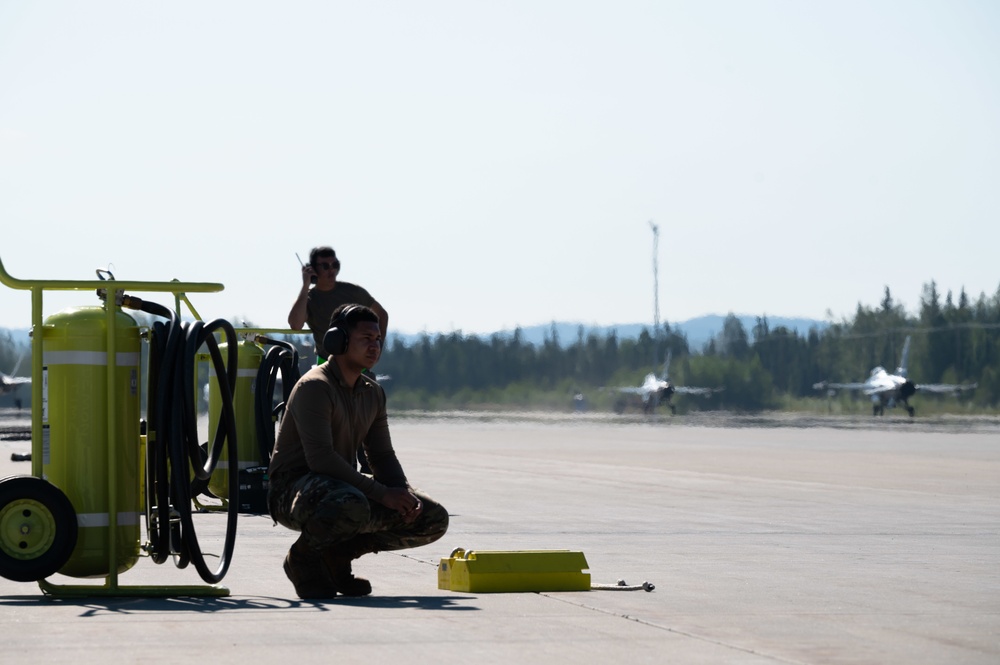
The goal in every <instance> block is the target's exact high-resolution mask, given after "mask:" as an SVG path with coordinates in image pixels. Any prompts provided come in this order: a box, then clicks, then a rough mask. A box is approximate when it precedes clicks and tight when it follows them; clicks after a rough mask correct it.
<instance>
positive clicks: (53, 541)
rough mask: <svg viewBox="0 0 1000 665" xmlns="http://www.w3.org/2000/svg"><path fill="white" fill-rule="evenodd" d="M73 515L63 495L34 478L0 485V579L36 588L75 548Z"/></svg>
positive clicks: (26, 477)
mask: <svg viewBox="0 0 1000 665" xmlns="http://www.w3.org/2000/svg"><path fill="white" fill-rule="evenodd" d="M76 536H77V524H76V511H75V510H73V504H71V503H70V501H69V499H68V498H66V495H65V494H63V492H62V490H60V489H59V488H58V487H56V486H55V485H53V484H52V483H50V482H48V481H46V480H42V479H41V478H36V477H34V476H12V477H10V478H4V479H3V480H0V576H3V577H6V578H7V579H9V580H14V581H15V582H37V581H38V580H42V579H45V578H46V577H48V576H49V575H52V574H53V573H55V572H57V571H58V570H59V569H60V568H62V567H63V566H65V565H66V562H67V561H69V557H70V555H71V554H73V548H74V547H76Z"/></svg>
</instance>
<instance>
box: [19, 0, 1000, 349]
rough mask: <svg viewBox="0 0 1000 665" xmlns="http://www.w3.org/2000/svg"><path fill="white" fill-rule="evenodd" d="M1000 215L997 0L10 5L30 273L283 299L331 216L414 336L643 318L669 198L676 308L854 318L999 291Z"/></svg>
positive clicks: (276, 315) (51, 303)
mask: <svg viewBox="0 0 1000 665" xmlns="http://www.w3.org/2000/svg"><path fill="white" fill-rule="evenodd" d="M998 213H1000V3H998V2H995V0H983V1H979V2H972V1H970V2H964V1H958V0H942V1H940V2H926V1H919V0H904V1H899V2H896V1H878V0H875V1H872V0H865V1H858V2H852V1H847V2H843V1H837V2H833V1H830V2H802V1H801V0H790V1H788V2H771V1H768V2H755V1H752V0H738V1H731V2H730V1H716V2H710V1H709V2H703V1H694V0H692V1H689V2H669V1H665V0H663V1H648V2H636V1H632V0H615V1H614V2H610V1H606V2H596V1H586V0H566V1H545V0H530V1H505V2H476V1H469V0H464V1H455V2H437V1H434V0H429V1H427V2H412V1H402V0H401V1H398V2H379V1H372V2H335V1H332V0H327V1H302V2H294V1H293V2H255V1H246V0H240V1H238V2H237V1H235V0H234V1H209V2H204V1H199V2H184V1H180V2H166V3H164V2H155V3H154V2H136V1H134V0H129V1H127V2H125V1H122V2H104V1H100V0H95V1H88V2H36V1H29V0H0V220H2V221H0V224H2V229H3V238H2V240H0V260H2V261H3V264H4V267H5V268H6V270H7V271H8V272H9V273H10V274H11V275H13V276H14V277H16V278H21V279H78V280H90V279H94V278H95V276H94V270H95V269H96V268H107V267H108V266H109V265H110V266H111V270H112V272H114V273H115V275H116V276H117V277H118V278H119V279H123V280H125V279H127V280H150V281H161V280H162V281H168V280H171V279H178V280H180V281H184V282H221V283H223V284H225V290H224V291H222V292H221V293H216V294H196V295H193V296H192V299H193V300H194V302H195V305H196V306H197V307H198V309H199V310H200V312H201V314H202V315H203V316H204V317H205V318H209V319H211V318H218V317H222V318H227V319H231V320H238V319H240V318H242V319H247V320H250V321H252V322H253V323H255V324H256V325H258V326H264V327H284V326H286V325H287V324H286V320H285V319H286V316H287V313H288V309H289V307H290V306H291V303H292V300H293V299H294V297H295V295H296V293H297V290H298V287H299V284H300V278H299V266H298V262H297V261H296V258H295V253H296V252H298V253H299V255H301V256H302V257H303V258H306V256H307V255H308V252H309V249H310V248H311V247H312V246H314V245H321V244H329V245H332V246H333V247H334V248H335V249H336V250H337V253H338V255H339V257H340V258H341V261H342V263H343V270H342V272H341V279H343V280H346V281H352V282H355V283H358V284H361V285H362V286H364V287H366V288H367V289H368V290H369V291H370V292H371V293H372V294H373V295H374V296H375V298H376V299H378V300H379V301H380V302H381V303H382V304H383V305H384V306H385V308H386V309H387V310H388V311H389V315H390V330H397V331H401V332H420V331H428V332H439V331H441V332H449V331H452V330H461V331H464V332H466V333H473V332H491V331H494V330H499V329H504V328H506V329H509V328H512V327H514V326H516V325H522V326H528V325H534V324H539V323H548V322H551V321H554V320H555V321H578V322H582V323H585V324H601V325H607V324H615V323H636V322H645V321H652V318H653V276H652V247H653V243H652V239H653V236H652V232H651V230H650V228H649V224H648V221H649V220H653V221H654V222H655V223H656V224H658V225H659V228H660V244H659V254H658V259H659V272H660V280H659V292H660V298H659V306H660V317H661V320H666V321H683V320H686V319H689V318H692V317H696V316H699V315H702V314H712V313H715V314H725V313H727V312H735V313H740V314H758V315H759V314H768V315H771V316H804V317H812V318H818V319H823V318H825V317H826V313H827V311H828V310H829V311H830V312H832V313H833V315H834V317H835V318H837V319H838V320H839V318H840V317H842V316H846V317H850V316H852V315H853V312H854V310H855V308H856V306H857V304H858V302H862V303H863V304H866V305H870V306H876V305H877V304H878V302H879V300H880V299H881V298H882V294H883V290H884V288H885V287H886V286H888V287H889V288H890V289H891V290H892V292H893V295H894V296H895V298H896V299H897V301H900V302H902V303H903V304H904V305H905V306H906V308H907V309H908V310H909V311H911V312H915V311H916V309H917V307H918V305H919V298H920V293H921V287H922V285H923V284H924V283H925V282H929V281H930V280H936V282H937V284H938V288H939V290H940V291H941V293H942V295H943V294H944V293H945V292H947V291H948V290H949V289H950V290H953V291H954V292H955V294H956V296H957V294H958V291H959V290H960V289H961V288H963V287H964V288H965V289H966V291H967V292H968V293H969V295H970V296H971V297H972V298H973V299H975V298H977V297H978V296H979V294H980V292H983V291H985V292H986V294H987V295H988V296H990V295H993V294H994V293H995V292H996V290H997V287H998V286H1000V268H998V266H1000V260H998V258H997V254H998V250H997V248H998V247H1000V214H998ZM137 295H142V294H137ZM147 295H148V297H149V299H151V300H157V301H159V302H162V303H164V304H167V305H170V304H172V299H170V298H168V297H163V296H159V297H157V296H155V295H153V294H147ZM96 304H98V303H97V300H96V298H95V297H94V296H93V295H92V294H91V293H89V292H80V293H53V294H47V295H46V307H45V314H46V315H48V314H51V313H53V312H55V311H58V310H59V309H62V308H63V307H66V306H71V305H96ZM30 316H31V301H30V298H29V295H28V292H27V291H15V290H12V289H9V288H7V287H4V286H0V326H3V327H15V328H20V327H27V326H28V325H29V324H30Z"/></svg>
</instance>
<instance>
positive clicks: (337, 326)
mask: <svg viewBox="0 0 1000 665" xmlns="http://www.w3.org/2000/svg"><path fill="white" fill-rule="evenodd" d="M361 308H362V306H361V305H348V306H347V307H345V308H344V309H342V310H340V313H339V314H337V317H336V318H335V319H334V320H333V321H331V322H330V329H329V330H327V331H326V334H325V335H323V348H325V349H326V352H327V353H328V354H329V355H331V356H340V355H343V354H345V353H347V340H348V338H349V337H350V334H349V333H348V331H347V317H348V316H350V315H351V312H353V311H355V310H358V309H361Z"/></svg>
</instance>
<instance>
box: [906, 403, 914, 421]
mask: <svg viewBox="0 0 1000 665" xmlns="http://www.w3.org/2000/svg"><path fill="white" fill-rule="evenodd" d="M906 412H907V413H908V414H910V417H911V418H912V417H913V414H914V413H915V412H916V409H914V408H913V407H912V406H910V405H909V404H907V405H906Z"/></svg>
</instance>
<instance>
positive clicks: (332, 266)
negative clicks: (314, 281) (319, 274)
mask: <svg viewBox="0 0 1000 665" xmlns="http://www.w3.org/2000/svg"><path fill="white" fill-rule="evenodd" d="M317 265H319V268H320V270H340V261H339V260H337V259H334V260H333V262H332V263H327V262H326V261H320V262H319V263H318V264H317Z"/></svg>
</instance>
